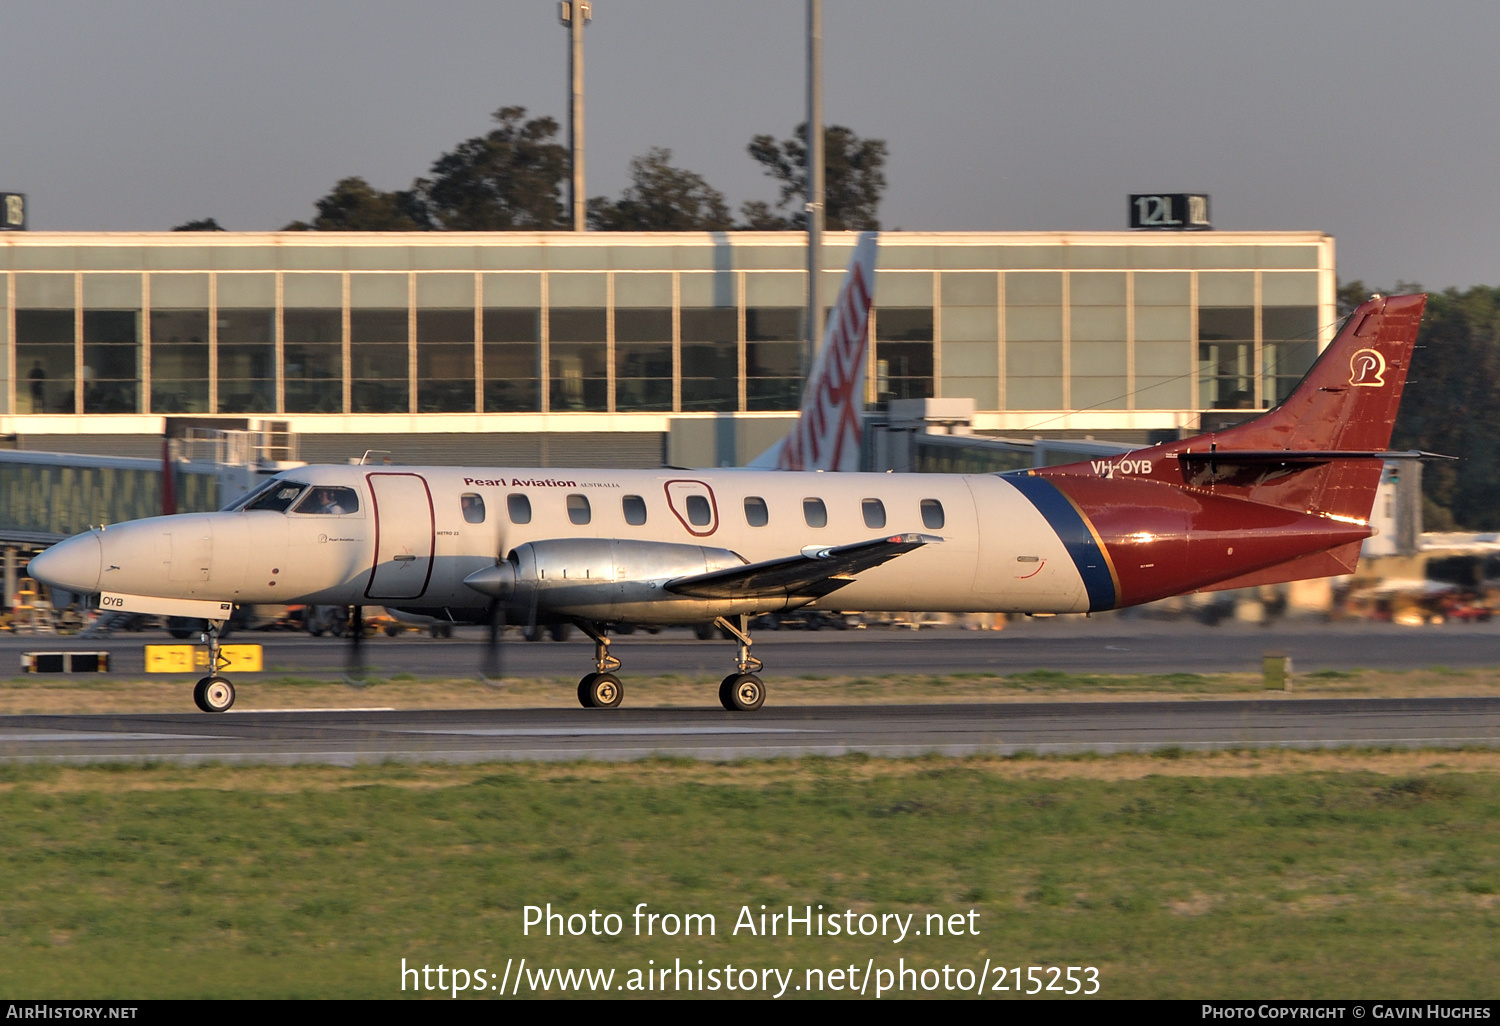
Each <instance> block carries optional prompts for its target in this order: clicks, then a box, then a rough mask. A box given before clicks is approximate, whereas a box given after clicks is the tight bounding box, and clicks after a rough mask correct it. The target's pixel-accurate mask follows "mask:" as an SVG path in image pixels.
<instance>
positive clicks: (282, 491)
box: [245, 481, 307, 513]
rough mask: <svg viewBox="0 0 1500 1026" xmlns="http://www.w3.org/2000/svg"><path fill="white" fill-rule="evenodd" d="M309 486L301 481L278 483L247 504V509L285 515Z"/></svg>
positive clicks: (274, 483)
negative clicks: (265, 510) (264, 510)
mask: <svg viewBox="0 0 1500 1026" xmlns="http://www.w3.org/2000/svg"><path fill="white" fill-rule="evenodd" d="M306 487H307V485H305V484H302V483H301V482H300V481H276V482H273V483H272V486H271V487H269V488H267V489H266V490H265V491H263V492H261V493H260V495H258V496H256V498H255V500H254V501H252V502H248V503H246V504H245V509H247V510H252V509H268V510H270V511H271V512H272V513H285V512H286V511H287V508H288V507H290V506H291V504H292V503H293V502H295V501H297V496H299V495H301V494H302V489H304V488H306Z"/></svg>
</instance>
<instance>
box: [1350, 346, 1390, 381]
mask: <svg viewBox="0 0 1500 1026" xmlns="http://www.w3.org/2000/svg"><path fill="white" fill-rule="evenodd" d="M1349 384H1351V385H1353V386H1354V387H1356V388H1378V387H1379V386H1381V385H1383V384H1385V357H1383V356H1381V355H1380V353H1379V351H1378V350H1374V349H1361V350H1360V351H1359V352H1357V353H1355V354H1354V355H1353V356H1351V357H1350V358H1349Z"/></svg>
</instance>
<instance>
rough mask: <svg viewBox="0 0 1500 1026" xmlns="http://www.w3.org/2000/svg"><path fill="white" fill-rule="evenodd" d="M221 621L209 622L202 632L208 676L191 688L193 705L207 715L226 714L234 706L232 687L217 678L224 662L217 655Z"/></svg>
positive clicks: (226, 681) (222, 625) (220, 678)
mask: <svg viewBox="0 0 1500 1026" xmlns="http://www.w3.org/2000/svg"><path fill="white" fill-rule="evenodd" d="M223 627H224V621H223V620H210V621H209V622H208V630H206V631H204V632H203V635H202V637H203V641H204V643H205V644H207V645H208V665H209V670H210V672H209V675H208V676H207V677H204V678H203V679H202V680H200V681H199V682H198V683H197V684H196V685H194V686H193V704H194V705H196V706H197V707H198V708H199V709H202V710H203V711H204V712H207V713H221V712H228V711H229V707H230V706H232V705H234V685H233V684H231V683H229V681H228V679H226V678H224V677H221V676H219V671H220V670H222V669H223V668H224V662H225V661H224V660H223V659H222V657H221V656H220V655H219V632H220V630H222V629H223Z"/></svg>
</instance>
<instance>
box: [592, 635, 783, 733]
mask: <svg viewBox="0 0 1500 1026" xmlns="http://www.w3.org/2000/svg"><path fill="white" fill-rule="evenodd" d="M739 621H740V622H739V624H738V625H735V624H732V623H730V622H729V620H727V619H726V618H724V617H722V616H721V617H719V618H718V619H717V620H715V621H714V626H716V627H718V628H719V629H720V630H722V631H723V632H724V633H725V634H726V635H728V636H729V637H731V638H733V639H734V640H735V645H736V657H735V667H736V672H734V673H731V674H730V675H729V676H727V677H725V678H724V680H723V681H722V682H721V683H720V684H719V704H720V705H722V706H723V707H724V708H725V709H728V710H729V711H731V712H754V711H755V710H756V709H759V708H760V707H761V706H762V705H764V704H765V701H766V685H765V683H764V682H762V681H761V679H760V678H759V677H757V676H756V673H757V672H758V671H760V670H761V669H763V668H764V666H765V664H764V663H762V662H761V661H760V660H759V659H757V658H755V656H753V655H751V654H750V644H751V642H750V618H749V617H747V616H741V617H739ZM574 623H576V624H577V625H578V628H579V630H581V631H583V633H585V634H587V635H588V636H589V637H590V638H592V639H593V641H594V672H593V673H590V674H587V675H585V676H584V678H583V679H582V680H580V681H579V682H578V704H579V705H581V706H583V707H584V708H585V709H615V708H618V707H619V705H620V703H621V702H622V701H623V700H624V698H625V685H624V684H622V683H620V678H619V677H616V676H615V673H614V671H616V670H618V669H619V668H620V665H621V664H620V660H619V659H617V658H616V657H615V656H613V655H611V654H610V651H609V638H608V637H607V636H606V635H605V634H604V632H603V631H602V630H600V629H599V627H598V626H597V625H595V624H592V623H590V622H588V621H586V620H575V621H574Z"/></svg>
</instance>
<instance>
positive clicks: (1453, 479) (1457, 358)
mask: <svg viewBox="0 0 1500 1026" xmlns="http://www.w3.org/2000/svg"><path fill="white" fill-rule="evenodd" d="M1417 290H1420V289H1419V288H1418V289H1417ZM1401 291H1411V289H1409V288H1403V289H1402V290H1401ZM1417 347H1418V348H1417V351H1416V353H1415V354H1414V355H1413V358H1412V367H1411V376H1410V378H1409V379H1408V380H1407V383H1406V389H1405V391H1404V392H1403V393H1402V398H1401V410H1400V412H1399V413H1398V414H1397V417H1396V426H1395V433H1394V437H1393V438H1392V446H1393V447H1394V448H1397V449H1425V450H1427V451H1429V452H1440V453H1443V454H1445V455H1449V456H1457V457H1459V460H1458V461H1456V462H1447V461H1443V462H1433V463H1428V464H1426V465H1425V466H1424V467H1423V468H1422V492H1423V496H1424V499H1425V500H1427V501H1426V503H1424V509H1425V516H1426V519H1427V520H1428V526H1429V527H1431V528H1439V527H1441V526H1444V525H1443V524H1442V522H1441V519H1440V518H1441V517H1442V516H1443V515H1444V513H1445V512H1446V513H1451V514H1452V522H1453V524H1455V525H1457V526H1458V527H1460V528H1464V529H1468V530H1478V531H1493V530H1496V529H1497V528H1500V288H1490V287H1488V286H1484V285H1476V286H1475V287H1473V288H1471V289H1469V290H1468V291H1467V292H1459V291H1458V290H1457V289H1447V290H1446V291H1444V292H1441V293H1434V294H1432V295H1430V296H1429V297H1428V300H1427V312H1426V315H1425V316H1424V317H1423V318H1422V326H1421V329H1420V330H1419V331H1418V333H1417Z"/></svg>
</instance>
